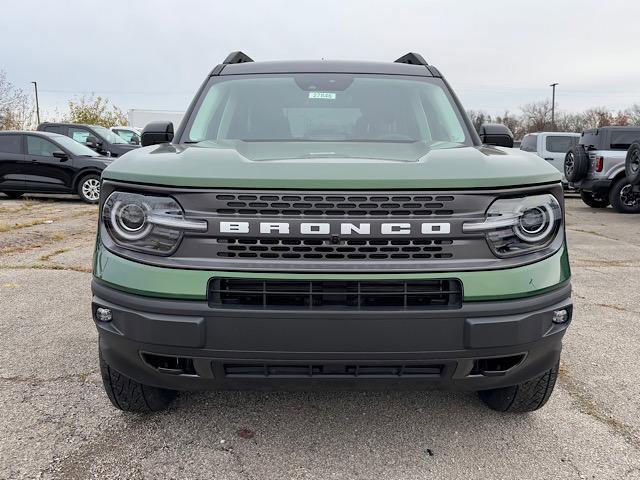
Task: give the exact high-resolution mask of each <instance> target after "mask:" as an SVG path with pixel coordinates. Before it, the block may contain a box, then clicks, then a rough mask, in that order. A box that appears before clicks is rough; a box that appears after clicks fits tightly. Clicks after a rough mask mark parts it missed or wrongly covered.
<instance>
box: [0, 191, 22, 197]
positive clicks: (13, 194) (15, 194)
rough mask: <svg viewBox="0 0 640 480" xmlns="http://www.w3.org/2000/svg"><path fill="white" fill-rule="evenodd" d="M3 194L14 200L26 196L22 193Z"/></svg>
mask: <svg viewBox="0 0 640 480" xmlns="http://www.w3.org/2000/svg"><path fill="white" fill-rule="evenodd" d="M2 193H4V194H5V195H6V196H7V197H9V198H13V199H16V198H20V197H21V196H22V195H24V193H22V192H2Z"/></svg>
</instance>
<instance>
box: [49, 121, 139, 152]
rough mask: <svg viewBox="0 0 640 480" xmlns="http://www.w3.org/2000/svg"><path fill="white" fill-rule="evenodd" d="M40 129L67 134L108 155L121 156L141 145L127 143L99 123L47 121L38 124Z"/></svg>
mask: <svg viewBox="0 0 640 480" xmlns="http://www.w3.org/2000/svg"><path fill="white" fill-rule="evenodd" d="M38 130H40V131H43V132H50V133H58V134H60V135H66V136H67V137H69V138H73V139H74V140H75V141H76V142H79V143H82V144H83V145H86V146H87V147H89V148H91V149H92V150H95V151H96V152H98V153H100V154H101V155H106V156H107V157H119V156H120V155H124V154H125V153H127V152H128V151H130V150H133V149H134V148H138V147H139V145H131V144H130V143H127V141H126V140H124V139H123V138H122V137H120V136H119V135H117V134H115V133H113V132H112V131H111V130H109V129H108V128H105V127H101V126H99V125H82V124H78V123H49V122H45V123H41V124H40V125H38Z"/></svg>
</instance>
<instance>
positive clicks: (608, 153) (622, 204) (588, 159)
mask: <svg viewBox="0 0 640 480" xmlns="http://www.w3.org/2000/svg"><path fill="white" fill-rule="evenodd" d="M638 140H640V127H600V128H594V129H590V130H585V131H584V132H582V135H581V136H580V140H579V142H578V145H575V146H574V147H572V148H571V149H570V150H569V151H568V152H567V155H566V157H565V162H564V172H565V176H566V178H567V180H568V181H569V185H570V186H572V187H574V188H576V189H578V190H579V191H580V196H581V198H582V201H583V202H584V203H586V204H587V205H589V206H590V207H593V208H606V207H607V206H609V205H611V206H612V207H613V209H614V210H616V211H617V212H620V213H637V212H640V195H639V194H638V193H636V192H633V190H632V187H631V185H630V184H629V181H628V180H627V178H626V175H625V158H626V157H627V151H628V150H629V148H630V147H631V145H632V143H634V142H635V141H638Z"/></svg>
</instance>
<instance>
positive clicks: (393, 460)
mask: <svg viewBox="0 0 640 480" xmlns="http://www.w3.org/2000/svg"><path fill="white" fill-rule="evenodd" d="M129 421H130V422H133V423H138V422H140V423H139V424H138V426H141V425H144V423H145V422H148V421H149V418H148V417H147V416H145V417H137V418H135V419H133V418H131V417H129ZM155 421H156V422H158V423H156V424H155V427H154V430H156V431H157V430H162V431H163V442H164V444H165V445H167V446H169V445H171V446H170V447H167V448H169V449H176V455H179V452H180V451H181V450H182V449H183V446H184V445H185V443H186V444H188V445H191V446H192V447H195V446H197V449H198V450H199V451H200V454H201V455H207V453H206V452H209V453H208V454H212V453H213V452H228V453H231V454H232V455H233V456H234V458H235V457H238V458H239V459H240V460H238V461H240V462H241V463H242V464H243V468H244V471H247V472H251V473H252V474H253V475H254V476H251V477H250V478H276V476H275V474H274V472H278V476H277V478H294V477H295V478H298V477H297V475H298V474H299V472H300V469H304V471H307V472H311V471H316V472H317V471H326V469H327V468H328V466H327V465H332V466H331V467H330V468H331V471H335V472H342V474H343V475H344V476H343V477H340V478H373V477H369V476H367V475H366V474H363V471H370V472H376V475H381V476H378V477H377V478H397V477H396V475H397V474H398V472H399V471H403V472H404V475H405V476H404V478H422V476H421V475H422V473H420V472H425V469H429V468H432V467H433V466H434V463H433V462H434V461H439V462H446V463H447V464H451V461H452V460H453V461H462V462H463V463H465V464H466V463H470V464H473V462H484V461H485V458H487V457H488V456H495V455H496V454H500V451H502V450H507V449H511V448H512V447H514V446H516V445H514V444H515V443H519V442H520V441H521V440H520V439H522V442H523V445H522V447H521V448H522V449H524V451H526V449H527V448H528V447H527V445H526V442H530V441H531V435H529V433H531V432H533V433H534V435H533V436H536V435H535V432H536V430H541V429H540V428H539V426H537V424H538V420H537V419H536V416H535V415H511V414H500V413H497V412H493V411H491V410H489V409H488V408H486V407H485V406H484V405H483V404H482V403H481V402H480V400H479V399H478V398H477V396H476V395H475V394H473V393H458V392H439V391H406V392H402V391H391V392H384V391H381V392H332V391H327V392H264V393H263V392H215V393H184V394H181V395H180V396H179V398H178V400H177V402H176V404H175V406H174V408H172V409H171V410H170V411H168V412H167V413H165V414H161V415H159V416H156V417H155ZM451 455H455V457H458V456H462V459H463V460H461V459H456V458H455V457H454V458H451ZM447 457H448V460H447ZM445 467H446V465H445ZM446 468H449V467H446ZM446 468H445V469H446ZM353 469H355V470H357V471H358V472H359V473H358V474H356V471H353V475H348V474H347V475H345V472H349V471H351V470H353ZM407 469H409V470H407ZM384 472H388V476H386V477H385V475H384ZM418 475H419V476H418ZM304 478H306V477H304ZM314 478H315V477H314ZM325 478H329V477H328V476H327V477H325ZM331 478H333V477H331Z"/></svg>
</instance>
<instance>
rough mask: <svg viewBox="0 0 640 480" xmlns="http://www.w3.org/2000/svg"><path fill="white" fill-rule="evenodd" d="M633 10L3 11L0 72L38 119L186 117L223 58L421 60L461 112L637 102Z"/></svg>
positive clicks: (272, 7)
mask: <svg viewBox="0 0 640 480" xmlns="http://www.w3.org/2000/svg"><path fill="white" fill-rule="evenodd" d="M639 25H640V1H638V0H626V1H623V0H582V1H577V0H576V1H563V0H555V1H548V0H539V1H535V2H524V1H515V0H512V1H506V0H484V1H477V0H476V1H473V0H472V1H465V0H458V1H426V0H418V1H409V0H404V1H403V0H387V1H373V0H357V1H356V0H350V1H347V0H323V1H316V2H312V1H305V0H290V1H283V0H270V1H261V0H233V1H224V2H220V1H213V0H209V1H205V0H203V1H189V0H183V1H181V2H178V1H166V0H127V1H124V0H108V1H104V0H103V1H90V0H65V1H63V2H52V1H47V0H41V1H35V0H19V1H9V0H4V1H3V2H2V7H1V11H0V70H4V71H5V72H6V74H7V76H8V78H9V80H10V81H11V82H12V83H14V84H15V85H16V86H18V87H20V88H22V89H24V90H25V91H32V88H33V87H32V85H31V84H30V81H32V80H37V81H38V86H39V89H40V104H41V107H42V109H43V110H44V111H45V112H48V113H49V112H50V113H52V112H53V111H54V110H56V109H57V110H58V111H59V112H60V113H63V112H64V111H65V110H66V101H67V100H68V99H69V98H74V97H78V96H80V95H82V94H90V93H91V92H95V94H97V95H103V96H106V97H108V98H110V99H111V101H112V103H114V104H116V105H117V106H119V107H120V108H121V109H122V110H125V111H126V110H128V109H130V108H142V109H162V110H184V109H186V107H187V105H188V103H189V101H190V100H191V98H192V96H193V95H194V93H195V90H196V89H197V87H198V86H199V84H200V83H201V82H202V80H203V78H204V77H205V75H206V74H207V73H208V72H209V71H210V70H211V68H212V67H213V66H214V65H215V64H216V63H219V62H220V61H221V60H222V59H223V58H224V57H225V56H226V55H227V54H228V53H229V52H230V51H232V50H243V51H244V52H245V53H247V54H248V55H250V56H251V57H253V58H254V60H278V59H320V58H329V59H363V60H382V61H387V60H389V61H391V60H394V59H396V58H397V57H399V56H400V55H402V54H404V53H406V52H408V51H416V52H419V53H421V54H422V55H423V56H424V57H425V58H426V59H427V61H428V62H430V63H432V64H434V65H436V66H437V67H438V68H439V69H440V70H441V72H442V73H443V74H444V75H445V76H446V78H447V79H448V80H449V82H450V83H451V85H452V86H453V88H454V90H455V91H456V92H457V94H458V95H459V97H460V98H461V100H462V103H463V104H464V105H465V107H466V108H467V109H480V110H485V111H488V112H490V113H501V112H503V111H504V110H505V109H508V110H510V111H515V112H517V111H518V107H519V106H521V105H523V104H525V103H527V102H531V101H536V100H542V99H545V98H550V96H551V88H550V87H549V86H548V85H549V84H550V83H552V82H558V83H559V86H558V90H557V104H558V106H559V108H560V109H561V110H580V109H584V108H587V107H590V106H596V105H597V106H601V105H602V106H606V107H608V108H611V109H618V108H625V107H627V106H629V105H631V104H633V103H640V33H639V32H640V27H639Z"/></svg>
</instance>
